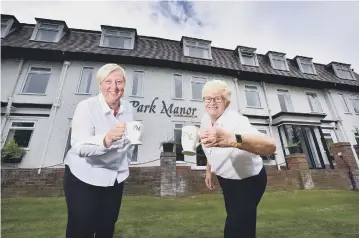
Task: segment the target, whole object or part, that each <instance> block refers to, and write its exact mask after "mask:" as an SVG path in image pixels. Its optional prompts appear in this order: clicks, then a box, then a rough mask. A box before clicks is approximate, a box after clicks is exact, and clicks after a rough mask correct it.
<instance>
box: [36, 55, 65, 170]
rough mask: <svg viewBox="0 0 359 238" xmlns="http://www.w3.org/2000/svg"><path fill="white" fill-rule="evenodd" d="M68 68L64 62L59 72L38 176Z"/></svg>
mask: <svg viewBox="0 0 359 238" xmlns="http://www.w3.org/2000/svg"><path fill="white" fill-rule="evenodd" d="M69 66H70V62H69V61H65V62H64V64H63V67H62V72H61V78H60V87H59V90H58V91H57V96H56V99H55V102H54V103H53V105H52V112H51V116H50V118H51V119H50V120H51V122H50V128H49V131H48V133H47V137H46V140H45V146H44V150H43V153H42V156H41V164H40V168H39V170H38V174H40V173H41V169H42V167H43V166H44V163H45V156H46V152H47V148H48V145H49V140H50V136H51V132H52V127H53V126H54V122H55V118H56V114H57V110H58V109H59V108H60V105H61V94H62V90H63V88H64V83H65V78H66V73H67V70H68V68H69Z"/></svg>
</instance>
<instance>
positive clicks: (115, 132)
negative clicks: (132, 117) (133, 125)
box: [104, 122, 126, 148]
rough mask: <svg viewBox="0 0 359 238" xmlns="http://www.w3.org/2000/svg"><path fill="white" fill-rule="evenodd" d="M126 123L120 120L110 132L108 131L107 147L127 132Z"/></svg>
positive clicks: (105, 143) (105, 140) (105, 141)
mask: <svg viewBox="0 0 359 238" xmlns="http://www.w3.org/2000/svg"><path fill="white" fill-rule="evenodd" d="M125 130H126V123H125V122H119V123H118V124H116V125H115V126H113V127H112V128H111V129H110V131H109V132H107V134H106V136H105V139H104V146H105V147H106V148H108V147H110V146H111V144H112V143H113V142H115V141H117V140H119V139H121V137H122V136H123V135H124V134H125Z"/></svg>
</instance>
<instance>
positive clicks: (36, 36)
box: [31, 18, 67, 43]
mask: <svg viewBox="0 0 359 238" xmlns="http://www.w3.org/2000/svg"><path fill="white" fill-rule="evenodd" d="M36 21H37V24H36V27H35V29H34V32H33V34H32V36H31V40H35V41H44V42H54V43H57V42H59V40H60V39H61V37H62V36H64V34H65V31H64V29H65V28H66V29H67V26H66V24H65V22H63V21H54V20H46V19H39V18H36Z"/></svg>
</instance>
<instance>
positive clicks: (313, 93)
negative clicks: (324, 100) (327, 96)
mask: <svg viewBox="0 0 359 238" xmlns="http://www.w3.org/2000/svg"><path fill="white" fill-rule="evenodd" d="M305 95H306V98H307V102H308V104H309V108H310V111H311V112H312V113H321V112H323V107H322V105H321V103H320V100H319V96H318V93H316V92H310V91H306V92H305ZM309 95H315V96H316V102H314V103H315V104H316V106H317V107H319V108H318V109H319V110H318V111H314V110H312V108H311V106H310V101H309V98H308V96H309Z"/></svg>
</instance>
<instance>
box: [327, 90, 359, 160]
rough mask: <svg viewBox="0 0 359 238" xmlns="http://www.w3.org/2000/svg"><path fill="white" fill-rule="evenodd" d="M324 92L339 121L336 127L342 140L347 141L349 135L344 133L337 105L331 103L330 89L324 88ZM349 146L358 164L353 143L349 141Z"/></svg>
mask: <svg viewBox="0 0 359 238" xmlns="http://www.w3.org/2000/svg"><path fill="white" fill-rule="evenodd" d="M324 92H325V95H326V96H327V97H328V103H329V105H330V107H331V108H332V109H333V110H334V113H333V115H334V116H335V117H336V119H337V120H338V121H339V123H338V129H339V130H340V132H341V134H342V135H343V137H344V140H345V141H347V142H349V137H348V134H347V133H346V131H345V129H344V127H343V119H342V118H341V117H340V114H339V111H338V108H337V106H336V105H335V103H333V98H332V95H331V93H330V91H329V90H328V89H324ZM350 148H351V149H352V152H353V154H354V158H355V160H356V162H357V164H358V166H359V161H358V156H357V153H356V151H355V149H354V147H353V145H352V144H351V143H350Z"/></svg>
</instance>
